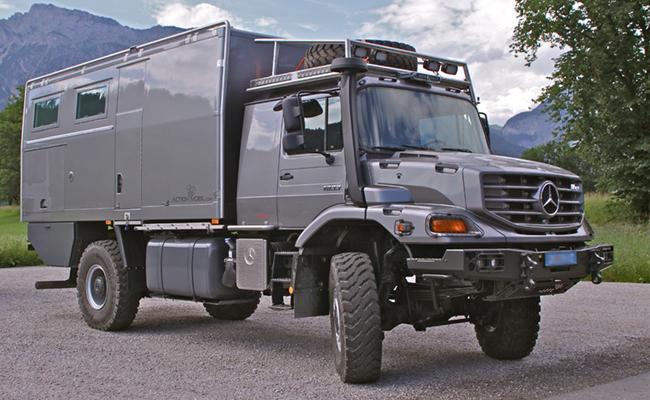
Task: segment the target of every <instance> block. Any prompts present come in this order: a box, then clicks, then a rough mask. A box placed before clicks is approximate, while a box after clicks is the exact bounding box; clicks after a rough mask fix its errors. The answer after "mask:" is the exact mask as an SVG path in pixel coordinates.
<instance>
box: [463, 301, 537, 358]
mask: <svg viewBox="0 0 650 400" xmlns="http://www.w3.org/2000/svg"><path fill="white" fill-rule="evenodd" d="M539 321H540V306H539V297H531V298H527V299H518V300H505V301H495V302H483V303H482V304H481V305H480V306H479V311H478V313H477V315H475V324H476V325H475V328H474V329H475V331H476V337H477V339H478V342H479V344H480V345H481V349H482V350H483V352H484V353H485V354H487V355H488V356H490V357H492V358H496V359H497V360H518V359H521V358H524V357H526V356H527V355H529V354H530V353H531V352H532V351H533V348H534V347H535V342H536V341H537V333H538V332H539Z"/></svg>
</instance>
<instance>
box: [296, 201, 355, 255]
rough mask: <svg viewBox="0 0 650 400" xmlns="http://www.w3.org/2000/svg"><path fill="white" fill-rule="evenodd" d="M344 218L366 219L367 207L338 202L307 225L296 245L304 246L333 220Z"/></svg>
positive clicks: (298, 246)
mask: <svg viewBox="0 0 650 400" xmlns="http://www.w3.org/2000/svg"><path fill="white" fill-rule="evenodd" d="M342 220H348V221H349V220H361V221H365V220H366V209H365V208H361V207H357V206H353V205H346V204H338V205H335V206H332V207H330V208H327V209H325V211H323V212H321V213H320V214H318V216H317V217H316V219H314V220H313V221H312V222H311V223H310V224H309V225H307V227H306V228H305V229H304V230H303V231H302V233H301V234H300V236H298V239H297V240H296V247H297V248H299V249H301V248H303V247H304V246H305V245H306V244H307V242H308V241H309V239H311V238H312V237H313V236H314V235H315V234H316V233H318V231H319V230H320V229H321V228H322V227H324V226H326V225H327V224H329V223H331V222H333V221H342Z"/></svg>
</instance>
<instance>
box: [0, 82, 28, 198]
mask: <svg viewBox="0 0 650 400" xmlns="http://www.w3.org/2000/svg"><path fill="white" fill-rule="evenodd" d="M24 93H25V90H24V88H23V87H20V88H18V94H17V95H15V96H12V97H11V98H10V99H9V103H7V105H6V106H5V108H4V110H2V111H0V199H3V200H5V201H8V202H9V204H12V203H18V201H19V199H20V132H21V129H22V120H23V118H22V115H23V98H24Z"/></svg>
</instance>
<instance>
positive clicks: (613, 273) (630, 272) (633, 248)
mask: <svg viewBox="0 0 650 400" xmlns="http://www.w3.org/2000/svg"><path fill="white" fill-rule="evenodd" d="M585 213H586V215H587V219H588V221H589V223H590V224H591V225H592V227H593V228H594V231H595V232H596V234H595V237H594V240H593V241H592V242H591V243H592V244H596V243H608V244H612V245H614V265H613V266H612V267H610V268H609V269H607V270H605V271H604V272H603V277H604V279H605V280H606V281H608V282H638V283H650V223H649V222H647V221H635V220H634V217H633V215H632V214H631V213H630V212H629V210H628V209H627V208H626V207H625V204H623V203H621V202H617V201H613V200H612V199H611V198H610V197H609V196H607V195H604V194H589V195H587V197H586V199H585Z"/></svg>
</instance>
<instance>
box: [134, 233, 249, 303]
mask: <svg viewBox="0 0 650 400" xmlns="http://www.w3.org/2000/svg"><path fill="white" fill-rule="evenodd" d="M226 256H227V250H226V245H225V243H224V241H223V239H217V238H189V239H152V240H150V241H149V243H148V244H147V262H146V274H147V289H148V290H149V291H150V292H152V293H155V294H161V295H164V296H172V297H186V298H193V299H205V300H228V299H235V298H239V297H246V296H250V292H246V291H242V290H238V289H235V288H229V287H226V286H224V285H223V284H222V283H221V278H222V276H223V272H224V258H225V257H226Z"/></svg>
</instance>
